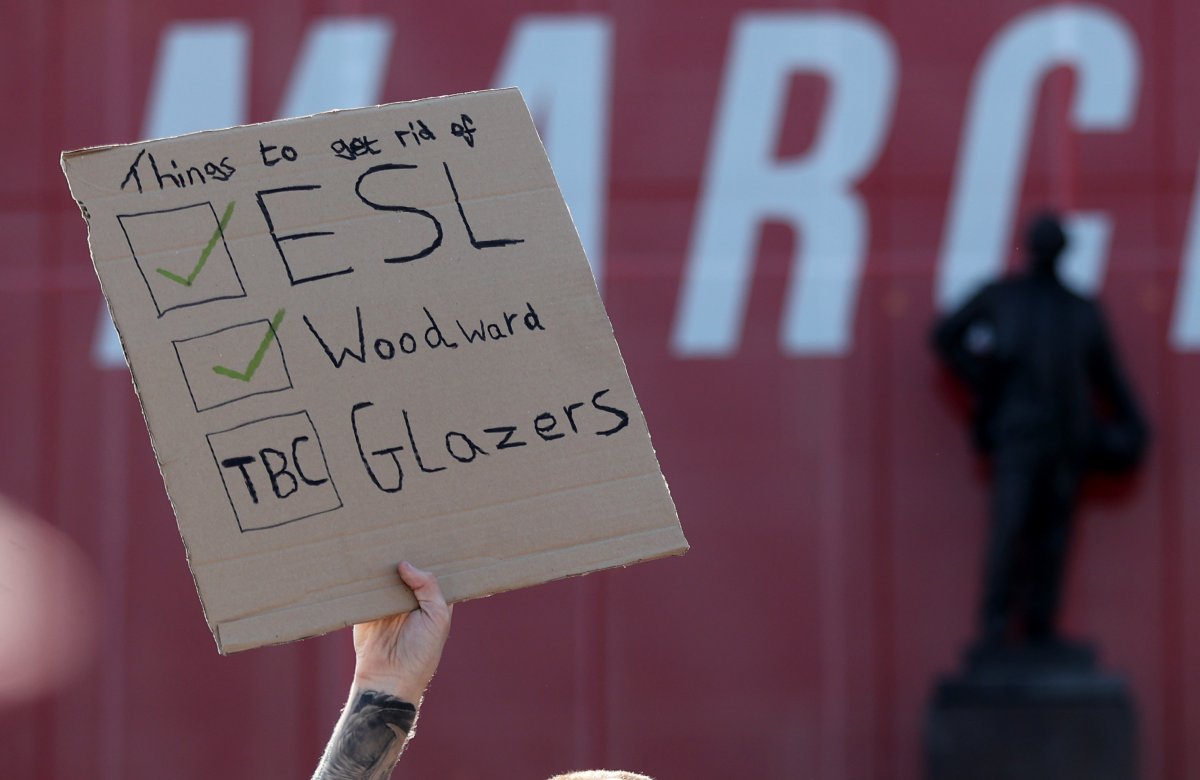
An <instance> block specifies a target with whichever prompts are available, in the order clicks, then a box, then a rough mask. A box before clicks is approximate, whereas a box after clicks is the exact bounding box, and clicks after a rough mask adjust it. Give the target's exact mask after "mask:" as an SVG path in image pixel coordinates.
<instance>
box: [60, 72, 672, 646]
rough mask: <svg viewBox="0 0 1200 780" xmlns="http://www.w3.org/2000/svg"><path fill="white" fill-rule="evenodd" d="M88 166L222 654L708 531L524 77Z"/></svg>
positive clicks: (111, 294) (616, 562)
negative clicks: (656, 420)
mask: <svg viewBox="0 0 1200 780" xmlns="http://www.w3.org/2000/svg"><path fill="white" fill-rule="evenodd" d="M63 169H64V171H65V172H66V175H67V179H68V180H69V182H70V186H71V192H72V193H73V195H74V197H75V199H76V201H77V202H78V203H79V205H80V209H81V211H82V212H83V214H84V217H85V218H86V219H87V222H88V226H89V241H90V244H91V250H92V258H93V261H94V262H95V266H96V272H97V274H98V276H99V277H100V282H101V285H102V287H103V289H104V294H105V296H106V297H107V299H108V303H109V307H110V309H111V311H112V313H113V318H114V321H115V322H116V325H117V329H118V331H119V332H120V335H121V340H122V343H123V344H124V346H125V350H126V357H127V358H128V361H129V365H130V369H131V371H132V373H133V379H134V384H135V385H136V387H137V391H138V395H139V398H140V400H141V404H142V410H143V413H144V414H145V418H146V424H147V427H148V428H149V430H150V436H151V439H152V441H153V443H154V448H155V454H156V455H157V457H158V462H159V467H160V468H161V470H162V473H163V480H164V482H165V483H166V488H167V492H168V494H169V495H170V498H171V502H172V505H173V506H174V508H175V514H176V518H177V519H178V523H179V531H180V534H181V535H182V536H183V541H184V544H185V546H186V547H187V552H188V561H189V564H190V565H191V568H192V573H193V575H194V577H195V580H196V587H197V590H198V591H199V594H200V599H201V601H202V603H203V605H204V612H205V616H206V618H207V620H208V624H209V627H210V628H211V629H212V631H213V635H214V636H215V637H216V640H217V645H218V647H219V649H220V650H221V651H222V652H230V651H236V650H242V649H245V648H250V647H256V646H259V645H264V644H269V643H275V642H284V641H288V640H292V639H298V638H300V637H306V636H313V635H316V634H320V633H324V632H327V631H330V630H332V629H335V628H339V627H341V626H345V625H349V624H351V623H356V622H361V621H363V620H368V619H372V618H376V617H380V616H383V615H387V614H391V613H394V612H397V611H401V610H405V609H411V608H412V607H413V606H414V604H413V602H412V601H411V594H409V593H408V592H407V590H405V589H404V588H403V586H401V585H400V583H399V579H398V577H397V575H396V573H395V565H396V563H397V562H398V561H400V560H401V559H408V560H411V561H412V562H414V563H415V564H417V565H418V566H422V567H425V568H430V569H432V570H433V571H434V572H435V573H436V574H437V575H438V577H439V580H440V581H441V583H442V586H443V589H444V590H445V592H446V594H447V596H448V598H450V599H451V600H455V601H458V600H463V599H468V598H473V597H476V596H483V595H487V594H491V593H496V592H499V591H504V590H510V589H513V588H519V587H524V586H527V585H534V584H537V583H541V582H546V581H548V580H552V579H557V578H561V577H566V576H570V575H575V574H582V573H586V572H590V571H595V570H597V569H603V568H608V567H613V566H622V565H627V564H630V563H634V562H638V561H644V560H649V559H652V558H658V557H661V556H665V555H674V554H679V553H682V552H684V551H685V550H686V549H687V542H686V541H685V539H684V537H683V533H682V531H681V529H680V527H679V521H678V519H677V517H676V515H675V509H674V505H673V504H672V502H671V497H670V494H669V492H668V490H667V486H666V483H665V481H664V480H663V477H662V474H661V472H660V470H659V465H658V462H657V460H656V458H655V454H654V449H653V447H652V446H651V443H650V437H649V433H648V431H647V428H646V423H645V420H644V419H643V417H642V412H641V409H640V408H639V406H638V402H637V398H636V397H635V396H634V392H633V388H632V387H631V386H630V383H629V377H628V375H627V373H626V371H625V365H624V363H623V362H622V360H621V355H620V352H619V351H618V348H617V344H616V341H615V340H614V338H613V335H612V328H611V326H610V325H609V322H608V318H607V316H606V314H605V312H604V308H603V305H602V304H601V302H600V298H599V296H598V294H597V291H596V285H595V282H594V280H593V278H592V275H591V272H590V270H589V268H588V263H587V258H586V257H585V255H584V252H583V249H582V247H581V246H580V243H579V237H578V235H577V234H576V231H575V227H574V225H573V224H572V222H571V217H570V214H569V212H568V211H567V207H566V205H565V204H564V202H563V198H562V194H561V193H560V192H559V189H558V186H557V184H556V182H555V180H554V174H553V172H552V171H551V169H550V165H549V162H548V161H547V159H546V154H545V151H544V150H543V149H542V145H541V142H540V140H539V139H538V136H537V131H536V130H535V128H534V126H533V123H532V121H531V120H530V117H529V112H528V110H527V109H526V107H525V104H524V102H523V100H522V99H521V96H520V93H519V92H518V91H517V90H515V89H506V90H496V91H490V92H477V93H471V94H466V95H456V96H452V97H444V98H436V99H431V100H422V101H417V102H413V103H398V104H393V105H387V106H378V107H375V108H368V109H361V110H355V111H342V112H336V113H329V114H318V115H316V116H311V117H305V118H302V119H291V120H284V121H279V122H270V123H267V124H261V125H251V126H246V127H235V128H230V129H228V130H221V131H213V132H205V133H198V134H194V135H188V136H181V137H179V138H169V139H163V140H158V141H147V142H145V143H139V144H132V145H129V146H115V147H106V148H100V149H92V150H84V151H80V152H70V153H66V154H64V155H63Z"/></svg>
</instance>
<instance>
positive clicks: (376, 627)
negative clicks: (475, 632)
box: [354, 561, 452, 705]
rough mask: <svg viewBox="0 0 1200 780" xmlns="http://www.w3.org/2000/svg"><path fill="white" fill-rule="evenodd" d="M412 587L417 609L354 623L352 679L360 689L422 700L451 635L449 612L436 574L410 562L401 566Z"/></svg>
mask: <svg viewBox="0 0 1200 780" xmlns="http://www.w3.org/2000/svg"><path fill="white" fill-rule="evenodd" d="M397 569H398V571H399V572H400V579H402V580H403V581H404V584H405V585H407V586H408V587H409V588H411V589H412V592H413V595H414V596H416V598H417V609H415V610H413V611H412V612H408V613H405V614H401V615H392V616H390V617H385V618H380V619H379V620H372V621H371V622H369V623H360V624H358V625H356V626H355V627H354V655H355V666H354V682H355V684H356V685H357V686H358V687H359V689H360V690H373V691H380V692H382V693H387V694H390V695H392V696H395V697H397V698H399V699H401V700H403V701H407V702H409V703H411V704H413V705H416V704H419V703H420V701H421V695H422V694H423V693H424V692H425V688H426V686H428V685H429V681H430V680H431V679H433V673H434V672H435V671H437V666H438V661H440V660H441V657H442V648H443V647H444V646H445V644H446V637H447V636H449V634H450V613H451V611H452V608H451V606H450V605H448V604H446V599H445V597H444V596H443V595H442V589H441V587H439V586H438V582H437V578H436V577H434V576H433V574H432V573H430V572H427V571H422V570H421V569H418V568H417V567H415V566H413V565H412V564H411V563H409V562H408V561H404V562H402V563H401V564H400V565H399V566H398V567H397Z"/></svg>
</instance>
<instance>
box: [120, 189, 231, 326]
mask: <svg viewBox="0 0 1200 780" xmlns="http://www.w3.org/2000/svg"><path fill="white" fill-rule="evenodd" d="M235 211H236V203H235V202H233V201H230V202H229V203H226V204H224V205H223V206H222V211H221V214H220V215H219V216H218V214H217V211H216V209H215V208H214V207H213V204H212V203H211V202H209V201H204V202H201V203H194V204H192V205H190V206H180V207H178V208H173V209H163V210H159V211H143V212H141V213H137V214H118V215H117V221H118V222H119V223H120V225H121V230H122V231H123V232H124V233H125V240H126V242H127V243H128V244H129V251H130V252H132V253H133V261H134V263H136V264H137V267H138V271H139V272H140V273H141V276H142V281H144V282H145V283H146V289H147V290H149V292H150V298H151V300H152V301H153V302H154V308H155V310H156V311H157V312H158V316H159V317H161V316H163V315H164V314H166V313H167V312H169V311H172V310H174V309H181V308H184V307H186V306H198V305H200V304H203V303H210V302H212V301H220V300H225V299H229V298H245V297H246V288H245V287H244V286H243V285H242V279H241V276H240V275H239V274H238V270H237V266H236V264H235V263H234V261H233V255H231V254H230V252H229V246H228V245H227V244H226V243H225V229H226V227H227V226H228V224H229V222H230V221H231V220H232V219H233V218H234V214H235Z"/></svg>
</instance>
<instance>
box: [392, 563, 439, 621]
mask: <svg viewBox="0 0 1200 780" xmlns="http://www.w3.org/2000/svg"><path fill="white" fill-rule="evenodd" d="M397 568H398V570H399V572H400V579H402V580H404V584H405V585H407V586H408V587H409V588H411V589H412V592H413V595H414V596H416V597H417V603H418V604H420V605H421V609H422V610H426V611H427V610H428V608H430V607H433V608H436V609H438V610H439V611H446V610H447V606H446V597H445V596H443V595H442V588H441V586H440V585H438V581H437V577H435V576H434V575H433V572H428V571H425V570H424V569H418V568H417V567H416V566H413V565H412V564H411V563H409V562H408V561H401V562H400V565H399V566H398V567H397Z"/></svg>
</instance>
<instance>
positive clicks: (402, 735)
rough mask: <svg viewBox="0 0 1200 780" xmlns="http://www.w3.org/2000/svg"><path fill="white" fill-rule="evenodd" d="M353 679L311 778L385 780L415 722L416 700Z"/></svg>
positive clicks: (314, 779) (322, 779) (320, 779)
mask: <svg viewBox="0 0 1200 780" xmlns="http://www.w3.org/2000/svg"><path fill="white" fill-rule="evenodd" d="M407 698H415V697H411V696H410V697H405V698H400V697H398V696H395V695H392V694H390V693H387V692H385V691H383V690H380V689H378V688H376V687H373V686H369V685H362V684H360V683H359V682H358V681H355V683H354V685H353V686H352V687H351V688H350V698H349V701H347V702H346V709H345V710H344V711H343V712H342V717H341V718H340V719H339V720H338V723H337V726H336V727H335V728H334V731H333V736H332V737H331V738H330V739H329V745H328V746H327V747H326V748H325V755H324V756H323V757H322V758H321V763H320V765H319V766H318V767H317V772H316V774H315V775H313V780H385V779H386V778H388V777H390V776H391V774H392V769H393V768H394V767H395V765H396V759H398V758H399V757H400V752H401V751H402V750H403V749H404V745H405V743H406V741H407V740H408V737H409V735H410V734H411V733H412V730H413V725H414V723H415V722H416V717H417V707H416V702H410V701H407V700H406V699H407Z"/></svg>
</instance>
